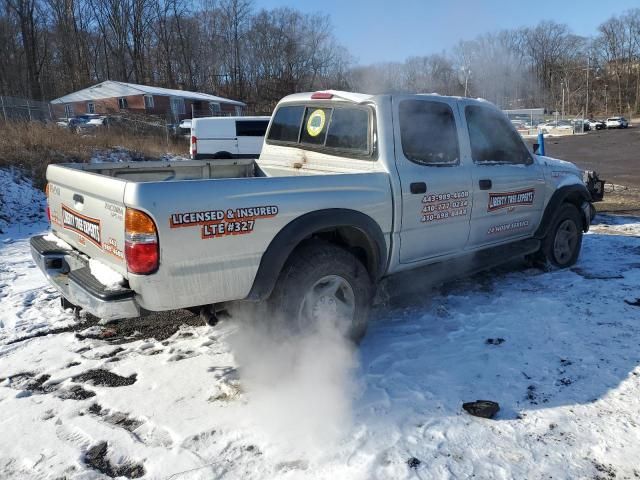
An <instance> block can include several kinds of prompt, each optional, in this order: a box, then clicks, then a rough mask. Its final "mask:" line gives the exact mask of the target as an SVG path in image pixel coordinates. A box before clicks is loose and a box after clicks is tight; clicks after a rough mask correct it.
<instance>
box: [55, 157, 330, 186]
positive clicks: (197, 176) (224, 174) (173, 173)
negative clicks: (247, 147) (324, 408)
mask: <svg viewBox="0 0 640 480" xmlns="http://www.w3.org/2000/svg"><path fill="white" fill-rule="evenodd" d="M64 168H70V169H74V170H81V171H83V172H87V173H93V174H96V175H102V176H106V177H112V178H117V179H121V180H125V181H127V182H175V181H181V180H211V179H215V178H250V177H281V176H285V177H286V176H292V175H300V174H306V175H309V174H311V172H310V171H309V170H308V169H305V170H304V171H302V170H301V169H298V168H292V167H287V166H282V165H270V166H267V165H263V166H261V165H258V163H257V162H256V159H252V158H248V159H233V160H231V159H229V160H209V161H202V160H186V161H185V160H178V161H166V162H162V161H160V162H127V163H119V162H114V163H71V164H66V165H64ZM313 173H314V174H318V173H321V172H318V171H314V172H313Z"/></svg>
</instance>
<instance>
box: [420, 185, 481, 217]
mask: <svg viewBox="0 0 640 480" xmlns="http://www.w3.org/2000/svg"><path fill="white" fill-rule="evenodd" d="M468 198H469V191H468V190H461V191H459V192H444V193H429V194H427V195H425V196H424V197H422V204H423V205H422V209H421V212H420V221H421V222H438V221H441V220H448V219H450V218H455V217H460V216H466V215H467V214H468V213H469V206H470V205H469V200H468Z"/></svg>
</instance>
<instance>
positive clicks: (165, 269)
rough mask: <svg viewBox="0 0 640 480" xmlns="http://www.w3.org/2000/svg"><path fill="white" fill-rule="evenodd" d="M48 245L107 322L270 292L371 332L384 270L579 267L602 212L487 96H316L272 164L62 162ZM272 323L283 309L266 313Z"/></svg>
mask: <svg viewBox="0 0 640 480" xmlns="http://www.w3.org/2000/svg"><path fill="white" fill-rule="evenodd" d="M47 181H48V186H47V194H48V211H49V215H50V220H51V230H52V232H51V233H49V234H48V235H46V236H36V237H33V238H32V239H31V247H32V253H33V257H34V259H35V262H36V263H37V264H38V266H39V267H40V268H41V269H42V271H43V272H44V273H45V274H46V276H47V277H48V278H49V280H50V282H51V283H52V284H53V285H54V286H55V287H56V288H57V289H58V290H59V291H60V292H61V294H62V296H63V297H64V300H63V302H65V304H66V305H74V306H76V307H77V308H81V309H84V310H86V311H87V312H89V313H91V314H93V315H95V316H98V317H102V318H105V319H118V318H131V317H136V316H138V315H140V314H141V311H143V310H144V311H162V310H173V309H181V308H189V309H198V310H200V311H202V312H209V315H215V312H216V311H220V309H222V308H223V307H224V306H225V305H227V304H229V302H236V301H244V302H254V304H260V305H264V306H266V307H267V308H268V309H269V311H271V312H273V313H274V315H275V314H278V315H281V316H283V318H287V319H289V321H290V322H291V325H297V326H306V325H310V324H313V323H314V322H318V321H323V319H327V318H329V317H331V318H333V319H334V321H335V322H336V324H337V325H338V326H339V327H340V328H343V329H344V332H345V333H347V334H348V335H349V336H350V337H351V338H353V339H355V340H358V339H360V338H361V337H362V336H363V335H364V333H365V329H366V323H367V316H368V311H369V308H370V305H371V302H372V297H373V295H374V291H375V289H376V286H377V285H378V283H379V282H380V280H381V279H382V278H383V277H386V276H389V275H393V274H396V273H399V272H402V271H406V270H409V269H415V268H417V267H425V266H427V265H433V264H438V265H446V264H447V263H446V262H449V261H452V260H456V261H458V262H460V261H466V259H469V261H472V260H473V261H476V260H477V259H481V258H484V257H486V256H488V255H489V254H490V253H493V254H495V255H497V256H498V258H501V259H504V260H508V259H510V258H512V257H513V256H514V255H531V256H534V257H536V258H538V259H539V260H543V261H545V262H548V263H550V264H552V265H555V266H556V267H560V268H562V267H568V266H570V265H572V264H574V263H575V262H576V259H577V258H578V255H579V253H580V247H581V242H582V234H583V232H586V231H587V230H588V229H589V224H590V222H591V220H592V217H593V215H594V213H595V210H594V208H593V206H592V202H593V201H594V200H595V199H594V198H593V196H592V193H591V192H590V191H589V189H588V188H587V186H586V185H585V184H584V183H583V174H582V172H581V171H579V170H578V168H577V167H576V166H575V165H573V164H571V163H568V162H564V161H561V160H556V159H552V158H549V157H546V156H541V155H537V154H536V153H534V152H532V151H530V150H529V149H528V147H527V146H526V145H525V143H523V141H522V139H521V137H520V135H519V134H518V133H517V132H516V130H515V129H514V127H513V126H512V124H511V122H509V120H508V119H507V118H506V116H505V115H504V114H503V113H502V112H501V111H500V110H499V109H498V108H496V107H495V106H494V105H492V104H491V103H489V102H486V101H483V100H473V99H468V98H456V97H446V96H439V95H405V94H402V95H395V94H394V95H375V96H372V95H364V94H355V93H348V92H339V91H322V92H315V93H299V94H294V95H290V96H287V97H285V98H284V99H283V100H281V101H280V103H279V104H278V105H277V107H276V109H275V111H274V114H273V116H272V118H271V121H270V123H269V127H268V130H267V134H266V137H265V140H264V146H263V148H262V152H261V154H260V157H259V158H258V159H221V160H211V161H197V160H192V161H159V162H131V163H100V164H81V163H72V164H64V165H50V166H49V167H48V169H47ZM264 318H265V320H264V321H269V320H268V319H269V317H268V316H265V317H264Z"/></svg>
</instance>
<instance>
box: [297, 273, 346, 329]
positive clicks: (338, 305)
mask: <svg viewBox="0 0 640 480" xmlns="http://www.w3.org/2000/svg"><path fill="white" fill-rule="evenodd" d="M355 311H356V302H355V295H354V293H353V288H352V287H351V285H350V284H349V282H347V280H346V279H344V278H343V277H340V276H338V275H327V276H325V277H322V278H321V279H319V280H318V281H317V282H315V283H314V284H313V286H312V287H311V288H310V289H309V290H308V291H307V293H306V295H305V296H304V298H303V299H302V303H301V304H300V309H299V311H298V322H299V324H300V327H304V326H309V325H314V324H316V323H317V322H323V321H334V322H336V323H338V324H340V325H343V326H346V327H347V328H348V327H350V326H351V324H352V323H353V320H354V317H355Z"/></svg>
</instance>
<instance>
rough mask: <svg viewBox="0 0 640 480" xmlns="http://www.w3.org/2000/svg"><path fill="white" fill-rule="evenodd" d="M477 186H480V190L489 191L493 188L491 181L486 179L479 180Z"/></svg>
mask: <svg viewBox="0 0 640 480" xmlns="http://www.w3.org/2000/svg"><path fill="white" fill-rule="evenodd" d="M478 185H479V186H480V190H491V187H492V186H493V185H492V183H491V180H489V179H488V178H485V179H482V180H480V181H479V182H478Z"/></svg>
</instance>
